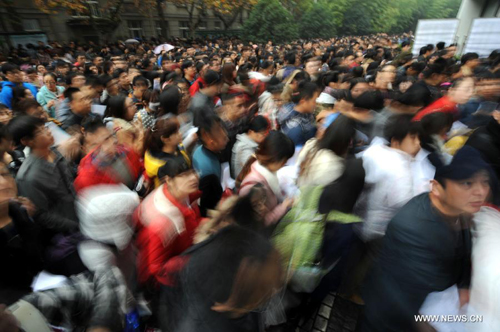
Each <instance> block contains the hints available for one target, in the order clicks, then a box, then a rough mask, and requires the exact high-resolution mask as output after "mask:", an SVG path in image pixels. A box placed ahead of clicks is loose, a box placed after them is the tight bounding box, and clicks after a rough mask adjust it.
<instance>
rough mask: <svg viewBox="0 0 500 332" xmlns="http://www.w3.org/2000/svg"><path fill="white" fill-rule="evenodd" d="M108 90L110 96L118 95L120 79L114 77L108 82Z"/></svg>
mask: <svg viewBox="0 0 500 332" xmlns="http://www.w3.org/2000/svg"><path fill="white" fill-rule="evenodd" d="M106 90H107V91H108V94H109V95H110V96H116V95H117V94H118V80H117V79H115V78H113V79H112V80H111V81H109V82H108V84H106Z"/></svg>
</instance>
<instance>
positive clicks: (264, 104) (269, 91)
mask: <svg viewBox="0 0 500 332" xmlns="http://www.w3.org/2000/svg"><path fill="white" fill-rule="evenodd" d="M282 92H283V84H281V83H279V81H277V80H276V81H275V79H274V78H272V79H271V80H270V81H269V82H268V83H267V88H266V91H264V92H263V93H262V94H261V95H260V96H259V101H258V108H259V115H262V116H265V117H266V118H267V119H268V120H269V122H270V124H271V129H272V130H276V129H278V112H279V109H280V108H281V106H283V100H282V99H281V94H282Z"/></svg>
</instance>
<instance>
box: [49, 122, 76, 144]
mask: <svg viewBox="0 0 500 332" xmlns="http://www.w3.org/2000/svg"><path fill="white" fill-rule="evenodd" d="M45 125H46V126H47V128H49V130H50V133H51V134H52V137H54V146H58V145H61V144H62V143H63V142H65V141H67V140H68V139H70V138H71V135H70V134H68V133H67V132H65V131H64V130H62V129H61V128H60V127H59V126H57V125H56V124H55V123H54V122H47V123H46V124H45Z"/></svg>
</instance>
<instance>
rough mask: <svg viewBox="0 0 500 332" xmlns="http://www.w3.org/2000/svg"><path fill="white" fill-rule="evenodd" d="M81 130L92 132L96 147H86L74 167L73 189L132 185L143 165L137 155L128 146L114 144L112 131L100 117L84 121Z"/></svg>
mask: <svg viewBox="0 0 500 332" xmlns="http://www.w3.org/2000/svg"><path fill="white" fill-rule="evenodd" d="M85 131H86V133H87V135H88V134H93V137H94V138H95V141H94V142H95V143H97V147H96V148H94V149H93V150H92V151H90V152H89V153H88V154H87V155H86V156H85V157H84V158H83V159H82V160H81V161H80V165H79V167H78V175H77V177H76V179H75V182H74V186H75V190H76V192H77V193H78V192H80V191H81V190H83V189H85V188H87V187H92V186H95V185H98V184H119V183H122V184H124V185H125V186H126V187H127V188H129V189H134V188H135V184H136V183H137V180H138V179H139V176H140V175H141V174H142V171H143V165H142V162H141V160H140V157H139V155H137V154H136V153H135V152H134V151H132V150H131V149H130V148H128V147H126V146H123V145H118V142H117V139H116V136H115V133H114V132H112V131H111V130H109V129H108V128H106V126H105V125H104V124H103V123H102V122H101V121H100V120H95V121H94V123H93V124H87V125H86V126H85Z"/></svg>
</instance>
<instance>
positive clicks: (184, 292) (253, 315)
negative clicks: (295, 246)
mask: <svg viewBox="0 0 500 332" xmlns="http://www.w3.org/2000/svg"><path fill="white" fill-rule="evenodd" d="M237 220H239V219H237ZM228 248H231V250H228ZM181 258H183V261H185V262H186V263H185V265H184V266H183V268H182V269H181V270H180V271H179V272H178V273H175V274H174V275H173V276H172V278H173V279H174V280H175V285H174V287H164V288H163V290H162V307H161V310H160V317H161V319H160V321H161V323H162V324H161V325H162V330H164V331H172V332H181V331H207V332H208V331H214V332H215V331H218V332H219V331H220V332H233V331H242V332H243V331H248V332H250V331H251V332H256V331H259V332H263V331H264V317H263V311H264V309H265V305H266V303H267V302H268V301H269V299H270V298H271V297H272V296H273V295H274V294H275V293H276V292H277V291H278V290H279V289H280V288H281V287H282V285H283V271H282V269H281V265H280V261H279V254H278V253H277V251H276V250H275V249H274V248H273V246H272V245H271V243H270V242H269V240H267V239H266V238H264V237H263V236H262V235H259V234H258V233H257V232H255V231H253V230H252V229H251V228H247V227H242V226H238V225H230V226H227V227H225V228H223V229H222V230H221V231H219V232H218V233H216V234H215V235H213V236H212V237H210V238H209V239H208V240H206V241H205V242H202V243H200V244H199V245H197V246H194V247H193V248H191V249H189V250H188V251H187V252H185V253H184V255H183V257H181Z"/></svg>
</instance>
